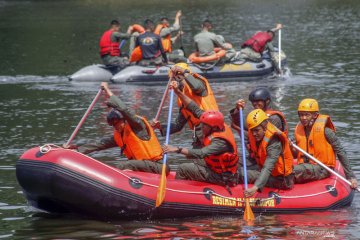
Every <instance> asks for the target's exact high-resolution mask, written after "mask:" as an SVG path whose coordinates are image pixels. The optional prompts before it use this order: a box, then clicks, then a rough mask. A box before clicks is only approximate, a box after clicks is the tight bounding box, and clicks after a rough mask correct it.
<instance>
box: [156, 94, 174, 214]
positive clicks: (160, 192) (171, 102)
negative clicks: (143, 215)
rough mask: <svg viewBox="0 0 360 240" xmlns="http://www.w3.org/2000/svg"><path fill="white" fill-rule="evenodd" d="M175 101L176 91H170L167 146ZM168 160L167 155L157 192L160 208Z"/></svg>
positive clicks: (163, 195) (157, 203) (163, 194)
mask: <svg viewBox="0 0 360 240" xmlns="http://www.w3.org/2000/svg"><path fill="white" fill-rule="evenodd" d="M173 99H174V90H173V89H171V90H170V103H169V114H168V123H167V127H166V138H165V145H169V139H170V125H171V112H172V107H173ZM166 160H167V153H165V154H164V157H163V166H162V171H161V177H160V184H159V188H158V191H157V197H156V203H155V206H156V207H159V206H160V205H161V204H162V202H163V201H164V198H165V191H166Z"/></svg>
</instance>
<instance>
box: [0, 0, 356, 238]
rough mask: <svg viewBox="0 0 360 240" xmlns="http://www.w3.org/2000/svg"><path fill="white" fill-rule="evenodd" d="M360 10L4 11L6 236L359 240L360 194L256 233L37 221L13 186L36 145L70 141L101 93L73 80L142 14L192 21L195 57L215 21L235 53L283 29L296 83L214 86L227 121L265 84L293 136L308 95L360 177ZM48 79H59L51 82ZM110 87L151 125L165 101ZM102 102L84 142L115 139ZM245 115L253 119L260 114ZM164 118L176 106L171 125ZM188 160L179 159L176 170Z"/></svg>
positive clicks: (245, 4)
mask: <svg viewBox="0 0 360 240" xmlns="http://www.w3.org/2000/svg"><path fill="white" fill-rule="evenodd" d="M160 3H161V4H160ZM164 5H165V6H164ZM359 5H360V2H359V1H355V0H350V1H346V3H343V2H341V1H335V0H326V1H325V0H309V1H288V2H283V1H282V2H281V3H280V2H279V1H272V0H271V1H264V0H251V1H249V0H245V1H233V0H230V1H227V2H226V4H224V3H223V1H218V0H212V1H203V0H200V1H189V2H183V1H177V0H176V1H173V2H171V3H168V4H163V2H160V1H158V0H154V1H106V2H104V1H96V0H89V1H79V2H72V1H68V2H67V1H59V2H58V1H34V2H33V1H16V2H15V1H14V2H13V1H0V20H1V21H0V30H1V33H2V34H1V37H0V42H1V43H2V45H3V46H6V47H4V48H3V49H2V52H1V54H0V75H4V76H0V116H1V117H0V119H1V121H0V122H1V123H0V144H1V145H0V153H1V154H0V161H1V164H0V165H1V166H0V199H1V200H0V218H1V220H2V221H1V227H0V238H5V239H29V238H31V237H32V238H33V239H102V238H103V239H123V238H125V239H126V238H133V237H136V238H144V239H146V238H147V239H154V238H175V239H181V238H192V239H195V238H196V239H209V238H243V239H246V238H247V239H255V238H256V239H268V238H277V239H299V238H303V239H304V238H305V239H309V238H314V239H324V238H326V239H328V238H335V239H359V238H360V235H359V233H358V228H359V227H360V219H359V210H360V205H359V195H358V194H356V195H355V199H354V201H353V204H352V206H351V207H349V208H345V209H340V210H336V211H328V212H322V213H303V214H293V215H282V214H277V215H260V216H257V221H256V222H255V224H254V226H247V225H246V223H245V222H243V221H242V216H239V217H234V216H232V217H224V216H222V217H208V218H191V219H170V220H156V221H154V220H149V221H122V222H110V223H105V222H98V221H94V220H89V219H82V218H79V217H74V216H72V217H64V216H53V215H49V214H44V213H41V214H40V213H38V212H37V211H35V210H34V209H31V208H28V207H27V204H26V202H25V199H24V197H23V195H22V192H21V189H20V187H19V185H18V184H17V182H16V176H15V162H16V160H17V159H18V158H19V156H20V155H21V154H22V153H23V152H24V151H25V150H26V149H29V148H31V147H33V146H36V145H41V144H44V143H54V144H57V145H61V144H62V143H64V142H65V141H66V140H67V139H68V138H69V136H70V134H71V132H72V131H73V129H74V128H75V126H76V125H77V123H78V121H79V120H80V118H81V117H82V115H83V113H84V112H85V110H86V109H87V107H88V105H89V104H90V102H91V101H92V99H93V98H94V96H95V95H96V93H97V91H98V89H99V84H98V83H86V84H84V83H81V84H76V83H70V82H68V81H67V78H66V75H68V74H71V73H72V72H75V71H76V70H78V69H79V68H81V67H83V66H85V65H89V64H92V63H96V62H98V61H99V57H98V55H97V54H98V53H97V51H98V50H97V44H98V43H97V41H98V37H99V35H100V34H101V33H102V32H103V30H104V26H107V24H108V21H109V18H113V17H114V16H115V17H116V16H121V21H122V23H123V25H124V26H127V25H128V24H131V23H134V22H139V21H141V20H142V18H144V17H145V16H147V17H150V18H153V19H158V18H160V17H161V16H163V15H168V16H173V15H174V14H175V11H176V10H177V9H179V8H181V9H183V12H184V19H183V24H184V26H183V29H184V31H185V32H186V35H185V36H184V44H185V49H186V51H187V52H191V51H192V36H193V35H194V33H196V32H197V31H199V24H200V22H201V21H202V20H203V19H204V18H206V17H210V18H211V19H212V20H213V22H214V23H215V31H216V32H218V33H221V34H223V35H224V36H225V39H227V40H228V41H230V42H232V43H233V44H234V46H235V47H237V48H238V47H239V46H240V44H241V42H242V41H243V40H244V39H245V38H246V37H248V36H250V35H251V34H252V33H253V32H254V31H256V30H260V29H267V28H269V27H271V26H273V25H274V24H275V23H277V22H281V23H283V24H284V30H283V32H282V38H283V43H282V46H283V49H284V51H285V52H286V54H287V56H288V63H289V66H290V69H291V73H292V75H289V76H286V77H284V78H282V79H266V80H259V81H254V82H241V83H236V82H234V83H226V84H221V83H215V84H213V85H212V87H213V90H214V93H215V95H216V98H217V101H218V103H219V107H220V109H221V111H222V112H223V113H224V114H225V116H226V121H229V118H228V111H229V110H230V109H231V108H232V107H233V106H234V102H235V101H236V100H237V99H239V98H244V99H247V97H248V94H249V93H250V91H251V90H252V89H254V88H255V87H257V86H266V87H268V88H269V89H270V91H271V93H272V96H273V102H274V105H275V107H276V108H278V109H280V110H281V111H283V112H284V113H285V115H286V117H287V119H288V121H289V125H290V128H291V129H294V127H295V125H296V123H297V121H298V117H297V112H296V106H297V104H298V102H299V101H300V100H301V99H302V98H305V97H313V98H316V99H318V100H319V104H320V108H321V111H322V112H323V113H325V114H330V115H331V117H332V119H333V121H334V122H335V125H336V127H337V135H338V136H339V137H340V139H341V141H342V143H343V145H344V146H345V149H346V150H347V153H348V156H349V158H350V160H351V161H352V163H353V166H354V170H355V173H356V174H357V176H359V175H360V164H359V162H358V161H359V160H358V156H359V155H360V140H359V139H360V123H359V117H360V114H359V111H360V97H359V94H358V93H359V91H360V86H359V83H358V76H359V75H360V72H359V68H358V65H359V64H360V62H359V61H360V58H359V54H358V52H359V51H358V49H357V48H358V47H357V46H358V39H360V36H359V34H360V32H359V31H357V29H359V24H360V23H359V21H358V16H359V10H358V9H360V7H359ZM159 6H161V7H159ZM54 13H57V14H54ZM194 16H196V17H194ZM28 22H31V24H28ZM20 30H21V31H20ZM20 33H22V34H20ZM55 50H56V51H55ZM49 74H51V75H53V76H46V75H49ZM38 75H43V76H41V77H40V76H38ZM111 88H112V89H113V90H114V92H115V93H116V95H118V96H120V97H121V98H122V99H123V100H124V101H125V102H126V103H127V104H129V106H130V107H131V109H133V110H134V111H135V112H136V113H138V114H141V115H145V116H146V117H147V118H153V117H154V115H155V113H156V111H157V107H158V106H159V103H160V100H161V96H162V93H163V91H164V87H162V86H146V87H144V86H141V85H137V86H132V85H120V84H119V85H111ZM105 101H106V98H105V97H101V98H100V99H99V102H98V103H97V105H96V107H95V108H94V109H93V112H92V113H91V114H90V116H89V117H88V119H87V120H86V122H85V124H84V126H83V127H82V128H81V130H80V132H79V133H78V135H77V137H76V138H75V142H81V141H87V140H92V139H99V138H101V137H102V136H104V135H109V134H111V133H112V129H111V128H110V127H109V126H107V124H106V120H105V118H106V111H107V108H106V105H105ZM167 105H168V102H166V103H165V106H167ZM248 105H249V104H248ZM245 110H246V112H248V111H250V110H251V107H250V106H247V108H246V109H245ZM176 111H177V110H176ZM166 112H167V107H165V109H164V111H163V114H162V118H161V120H162V121H165V118H166ZM173 115H176V114H173ZM174 117H175V116H174ZM236 137H237V140H239V139H238V136H236ZM160 141H161V142H164V138H162V137H160ZM170 141H171V142H172V143H176V144H179V145H182V146H189V145H190V143H191V132H190V131H189V129H188V128H186V129H184V130H183V131H182V133H180V134H175V135H173V136H171V140H170ZM92 156H93V157H95V158H97V159H101V160H103V161H105V162H106V163H108V164H111V165H116V163H117V161H119V160H123V159H124V158H123V157H120V156H119V150H117V149H109V150H106V151H102V152H98V153H94V154H92ZM183 161H185V160H184V159H177V158H171V159H170V163H171V164H172V165H173V166H174V168H176V166H177V165H178V164H179V163H180V162H183Z"/></svg>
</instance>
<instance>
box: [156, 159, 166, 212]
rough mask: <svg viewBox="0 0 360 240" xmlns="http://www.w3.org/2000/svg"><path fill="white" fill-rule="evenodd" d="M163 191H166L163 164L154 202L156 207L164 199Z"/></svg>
mask: <svg viewBox="0 0 360 240" xmlns="http://www.w3.org/2000/svg"><path fill="white" fill-rule="evenodd" d="M165 191H166V165H165V164H163V167H162V171H161V177H160V184H159V188H158V191H157V196H156V203H155V206H156V207H159V206H160V205H161V204H162V202H163V201H164V198H165Z"/></svg>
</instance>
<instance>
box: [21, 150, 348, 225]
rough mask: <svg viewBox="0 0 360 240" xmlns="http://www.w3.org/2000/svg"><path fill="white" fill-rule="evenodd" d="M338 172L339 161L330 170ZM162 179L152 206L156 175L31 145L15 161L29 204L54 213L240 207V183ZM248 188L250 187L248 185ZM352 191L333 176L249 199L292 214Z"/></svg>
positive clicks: (256, 207) (157, 213)
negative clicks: (160, 194) (160, 195)
mask: <svg viewBox="0 0 360 240" xmlns="http://www.w3.org/2000/svg"><path fill="white" fill-rule="evenodd" d="M335 170H336V171H337V172H339V173H341V174H342V175H343V170H342V167H341V165H340V164H339V163H338V164H337V166H336V169H335ZM174 175H175V174H174V173H173V172H172V173H171V174H170V175H169V176H168V178H167V184H166V187H167V189H166V196H165V200H164V202H163V204H162V205H161V206H160V207H158V208H155V199H156V195H157V189H158V184H159V181H160V175H157V174H151V173H144V172H134V171H122V170H119V169H117V168H114V167H111V166H108V165H106V164H104V163H101V162H100V161H97V160H95V159H93V158H91V157H88V156H86V155H83V154H80V153H78V152H75V151H72V150H66V149H62V148H50V147H45V148H44V147H42V148H39V147H36V148H33V149H30V150H28V151H26V152H25V153H24V154H23V155H22V156H21V157H20V159H19V160H18V161H17V164H16V176H17V179H18V182H19V183H20V185H21V187H22V189H23V193H24V195H25V197H26V198H27V200H28V201H29V203H30V205H32V206H34V207H36V208H39V209H42V210H45V211H48V212H54V213H76V214H80V215H84V216H89V217H94V218H100V219H129V218H177V217H193V216H201V215H221V214H236V215H241V213H242V212H243V209H244V198H243V190H244V189H243V185H238V186H236V187H233V188H231V191H232V195H230V193H229V192H228V191H227V190H226V189H225V188H224V187H222V186H218V185H213V184H208V183H203V182H195V181H185V180H176V179H174ZM250 186H251V185H250ZM353 197H354V191H353V190H351V188H350V187H349V185H348V184H346V183H344V182H342V181H341V180H340V179H337V177H335V176H332V177H330V178H327V179H324V180H321V181H316V182H311V183H307V184H298V185H295V187H294V188H293V189H292V190H286V191H284V190H277V189H271V188H265V189H264V190H263V191H262V192H261V193H258V194H257V195H255V197H254V198H251V199H250V203H251V206H252V210H253V211H254V212H268V213H293V212H303V211H319V210H329V209H336V208H340V207H344V206H348V205H350V204H351V202H352V200H353Z"/></svg>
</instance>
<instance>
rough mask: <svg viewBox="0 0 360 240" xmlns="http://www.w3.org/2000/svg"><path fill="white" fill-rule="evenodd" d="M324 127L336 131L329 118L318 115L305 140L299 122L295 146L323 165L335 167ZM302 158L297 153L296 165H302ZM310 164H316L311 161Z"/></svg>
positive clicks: (333, 155)
mask: <svg viewBox="0 0 360 240" xmlns="http://www.w3.org/2000/svg"><path fill="white" fill-rule="evenodd" d="M325 127H328V128H330V129H332V130H333V131H336V129H335V127H334V124H333V123H332V121H331V119H330V117H329V116H327V115H322V114H320V115H319V116H318V118H317V119H316V121H315V123H314V125H313V126H312V128H311V131H310V134H309V136H308V138H307V137H306V134H305V129H304V126H303V125H302V124H301V122H299V123H298V124H297V126H296V128H295V138H296V144H297V145H298V146H299V147H300V148H302V149H304V150H305V151H306V152H308V153H309V154H310V155H312V156H313V157H315V158H316V159H318V160H319V161H321V162H322V163H324V164H325V165H327V166H329V167H335V163H336V156H335V152H334V149H333V148H332V146H331V145H330V144H329V143H328V141H327V140H326V137H325ZM304 158H305V156H304V155H303V154H302V153H301V152H300V151H299V152H298V155H297V160H298V163H304V162H305V159H304ZM310 163H312V164H316V163H315V162H313V161H311V160H310Z"/></svg>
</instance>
